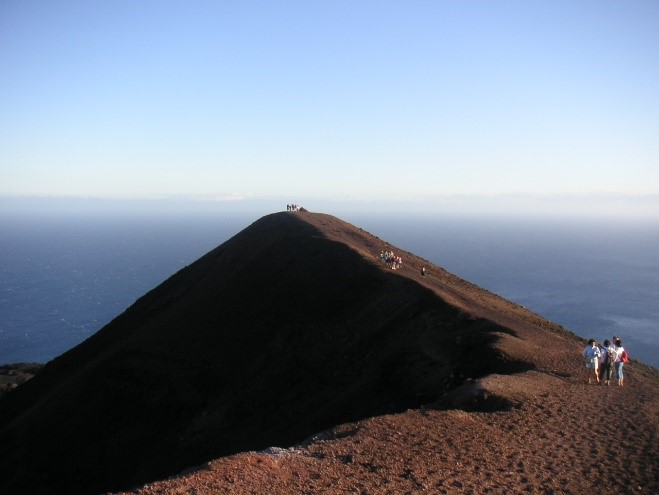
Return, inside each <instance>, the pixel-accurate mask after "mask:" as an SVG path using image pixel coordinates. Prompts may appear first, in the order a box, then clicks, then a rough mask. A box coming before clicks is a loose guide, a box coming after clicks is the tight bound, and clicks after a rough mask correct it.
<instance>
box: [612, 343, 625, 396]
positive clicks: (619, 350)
mask: <svg viewBox="0 0 659 495" xmlns="http://www.w3.org/2000/svg"><path fill="white" fill-rule="evenodd" d="M627 359H628V358H627V351H625V348H624V347H623V346H622V340H620V339H618V340H616V360H615V368H616V375H617V377H618V386H619V387H622V386H623V385H624V380H625V377H624V375H623V374H622V367H623V366H624V365H625V362H626V360H627Z"/></svg>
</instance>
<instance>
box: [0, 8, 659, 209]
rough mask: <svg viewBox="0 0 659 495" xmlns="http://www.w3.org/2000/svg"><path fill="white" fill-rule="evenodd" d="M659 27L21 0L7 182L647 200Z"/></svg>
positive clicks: (256, 194)
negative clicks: (639, 198)
mask: <svg viewBox="0 0 659 495" xmlns="http://www.w3.org/2000/svg"><path fill="white" fill-rule="evenodd" d="M658 25H659V2H657V1H656V0H648V1H635V0H628V1H624V2H622V1H607V0H597V1H573V0H572V1H556V0H554V1H547V2H543V1H491V0H490V1H451V2H449V1H406V2H402V1H401V2H388V1H340V0H333V1H324V2H320V1H318V2H315V1H297V2H289V1H264V2H254V1H241V2H223V1H194V2H191V1H150V0H141V1H117V0H113V1H91V2H90V1H79V2H78V1H34V0H4V1H3V2H1V3H0V67H2V77H0V195H2V196H72V197H76V196H82V197H100V198H130V199H148V198H163V197H167V198H169V197H176V198H202V199H203V198H206V199H221V200H222V199H226V200H240V199H244V200H248V199H258V198H291V200H294V199H295V198H314V197H315V198H321V199H322V200H356V201H370V200H373V201H408V200H414V201H425V202H430V203H432V202H440V203H441V202H442V201H444V202H445V201H447V198H448V199H449V200H450V199H451V198H456V197H457V198H469V197H478V198H481V199H483V198H485V199H487V198H500V197H501V196H502V195H503V196H504V197H506V198H511V197H514V198H535V199H534V201H536V202H537V201H538V199H537V198H547V197H552V198H555V197H559V198H564V197H566V198H570V201H574V198H585V201H586V202H588V201H591V200H592V198H599V199H597V201H603V202H604V203H606V201H607V199H606V198H609V199H610V198H613V199H612V201H616V202H618V203H619V202H620V201H621V198H623V200H624V201H635V198H638V197H641V198H642V201H641V203H642V205H643V206H642V207H641V209H647V208H648V202H649V203H650V204H651V205H655V206H656V205H659V202H658V201H657V200H656V198H657V197H659V29H657V26H658ZM602 198H605V199H602ZM648 198H651V200H648ZM652 198H654V199H653V200H652ZM597 201H595V202H594V203H593V204H599V203H597ZM522 202H523V200H522ZM485 203H487V201H485ZM519 204H520V203H519V202H518V203H517V205H518V206H519ZM566 204H570V203H569V202H568V203H566ZM649 208H653V206H649ZM658 209H659V208H658Z"/></svg>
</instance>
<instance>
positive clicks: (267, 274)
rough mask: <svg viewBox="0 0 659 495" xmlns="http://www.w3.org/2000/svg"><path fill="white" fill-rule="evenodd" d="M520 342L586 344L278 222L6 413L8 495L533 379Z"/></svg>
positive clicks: (335, 231)
mask: <svg viewBox="0 0 659 495" xmlns="http://www.w3.org/2000/svg"><path fill="white" fill-rule="evenodd" d="M385 249H393V250H394V251H395V252H396V254H399V255H402V257H403V267H402V269H400V270H396V271H393V270H391V269H390V268H388V267H387V266H386V265H385V264H384V263H382V262H381V261H380V259H379V257H378V256H379V254H380V252H381V251H382V250H385ZM422 266H425V267H426V270H427V276H426V277H423V278H422V277H420V276H419V273H420V269H421V267H422ZM522 328H524V329H527V330H528V329H532V330H534V331H536V330H537V331H538V332H541V335H542V336H544V337H543V338H544V339H545V340H551V339H568V340H575V338H574V336H572V335H571V334H568V333H567V332H565V331H562V329H561V328H560V327H558V326H556V325H554V324H552V323H551V322H548V321H546V320H543V319H541V318H539V317H538V316H536V315H533V314H531V313H529V312H528V311H526V310H524V309H523V308H521V307H519V306H516V305H514V304H512V303H509V302H507V301H504V300H502V299H500V298H498V297H497V296H495V295H493V294H491V293H489V292H487V291H484V290H482V289H479V288H477V287H475V286H473V285H471V284H469V283H467V282H465V281H463V280H460V279H459V278H457V277H454V276H452V275H450V274H448V273H446V272H445V271H443V270H442V269H440V268H438V267H435V266H433V265H431V264H430V263H428V262H427V261H425V260H421V259H419V258H417V257H415V256H413V255H411V254H410V253H405V252H401V250H399V249H397V248H395V247H392V246H390V245H389V244H387V243H385V242H384V241H381V240H380V239H378V238H377V237H374V236H372V235H370V234H368V233H366V232H364V231H362V230H361V229H358V228H355V227H354V226H352V225H349V224H347V223H345V222H342V221H341V220H338V219H336V218H334V217H331V216H328V215H322V214H314V213H308V212H296V213H279V214H273V215H269V216H266V217H264V218H262V219H260V220H258V221H257V222H255V223H254V224H252V225H251V226H249V227H248V228H246V229H245V230H243V231H242V232H240V233H239V234H237V235H236V236H235V237H233V238H232V239H230V240H228V241H227V242H225V243H224V244H222V245H221V246H219V247H218V248H216V249H215V250H213V251H211V252H210V253H208V254H207V255H205V256H204V257H202V258H200V259H199V260H198V261H196V262H195V263H194V264H192V265H190V266H188V267H186V268H185V269H183V270H181V271H180V272H178V273H177V274H175V275H174V276H172V277H171V278H170V279H168V280H167V281H166V282H164V283H163V284H161V285H160V286H159V287H157V288H156V289H154V290H152V291H151V292H149V293H148V294H146V295H145V296H143V297H142V298H141V299H139V300H138V301H137V302H136V303H135V304H134V305H133V306H132V307H130V308H129V309H128V310H127V311H126V312H125V313H123V314H122V315H120V316H119V317H117V318H116V319H115V320H113V321H112V322H111V323H110V324H108V325H107V326H105V327H104V328H103V329H101V330H100V331H99V332H98V333H97V334H95V335H94V336H93V337H91V338H90V339H88V340H87V341H85V342H83V343H82V344H80V345H79V346H77V347H76V348H74V349H72V350H71V351H69V352H67V353H66V354H64V355H62V356H60V357H59V358H57V359H55V360H54V361H52V362H51V363H49V364H48V365H47V366H46V367H45V368H44V369H43V371H42V372H41V373H39V374H38V375H37V376H36V377H34V378H33V379H32V380H30V381H29V382H27V383H25V384H24V385H23V386H21V387H20V388H19V389H17V390H16V391H14V392H12V393H11V394H7V395H6V396H4V397H2V398H1V399H0V425H1V426H0V445H2V449H1V452H0V466H2V467H1V468H0V469H1V470H2V472H0V492H1V493H12V494H22V493H66V494H92V493H100V492H103V491H108V490H119V489H125V488H128V487H130V486H135V485H136V484H138V483H142V482H146V481H149V480H154V479H157V478H162V477H166V476H168V475H171V474H174V473H176V472H178V471H180V470H181V469H183V468H185V467H187V466H191V465H195V464H199V463H201V462H203V461H205V460H208V459H210V458H214V457H219V456H223V455H227V454H232V453H236V452H240V451H246V450H258V449H262V448H265V447H268V446H271V445H280V446H286V445H292V444H293V443H295V442H299V441H301V440H303V439H304V438H305V437H307V436H309V435H311V434H313V433H315V432H318V431H321V430H323V429H326V428H328V427H330V426H332V425H336V424H340V423H345V422H348V421H354V420H358V419H361V418H366V417H371V416H375V415H379V414H385V413H392V412H399V411H403V410H405V409H408V408H412V407H418V406H420V405H422V404H427V403H433V402H434V403H437V404H440V403H441V402H442V399H443V397H444V396H446V394H447V392H448V391H449V390H452V389H454V388H455V387H457V386H458V385H460V384H462V383H463V382H464V381H465V379H467V378H477V377H480V376H484V375H486V374H490V373H495V372H496V373H500V374H505V373H511V372H517V371H523V370H528V369H532V368H534V367H535V365H534V364H533V361H532V359H531V357H530V356H529V355H528V352H529V351H528V346H519V345H517V344H516V342H517V340H519V339H517V337H516V335H517V332H518V330H519V329H522ZM516 339H517V340H516ZM541 340H542V339H541ZM539 342H540V341H539ZM541 343H542V342H541ZM561 359H565V358H564V357H563V358H561V357H557V358H556V359H555V360H553V361H552V362H553V365H560V360H561Z"/></svg>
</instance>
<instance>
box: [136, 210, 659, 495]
mask: <svg viewBox="0 0 659 495" xmlns="http://www.w3.org/2000/svg"><path fill="white" fill-rule="evenodd" d="M303 221H305V222H308V223H310V224H312V225H315V226H317V227H318V228H319V229H320V230H322V232H323V233H324V235H326V236H327V237H328V238H330V239H332V240H334V241H337V242H341V243H344V244H346V245H350V246H351V247H353V248H355V249H357V250H358V251H359V252H360V254H361V255H362V256H363V257H364V259H365V260H367V261H368V262H369V263H373V264H376V265H378V264H380V263H381V262H380V261H379V259H378V254H379V253H380V251H381V250H390V249H393V250H394V251H395V253H396V254H397V255H401V256H402V258H403V266H402V268H401V269H399V270H397V271H396V272H395V273H396V275H397V276H400V277H405V278H408V279H410V280H414V282H415V283H418V284H420V285H422V286H424V287H426V288H428V289H430V290H431V291H432V292H433V293H434V294H436V295H437V296H438V297H440V298H441V299H443V300H445V301H447V302H449V303H450V304H451V305H454V306H455V307H457V308H459V309H460V311H461V312H464V316H465V317H466V318H467V319H469V318H486V319H488V320H489V321H492V322H494V323H496V325H501V328H502V329H501V331H498V332H495V335H496V339H495V342H494V344H493V346H492V347H493V350H494V351H496V352H499V353H500V355H501V358H502V359H501V360H502V361H504V362H506V361H509V362H523V363H526V364H527V365H528V368H529V369H528V370H526V371H520V372H517V373H509V374H499V373H492V374H487V375H486V376H483V377H480V378H475V379H467V380H466V381H465V382H464V384H463V385H462V386H459V387H457V388H456V389H454V390H452V391H450V392H449V393H448V394H447V395H445V396H443V397H440V398H438V399H437V400H436V401H434V402H433V403H431V404H427V405H425V406H421V407H417V408H414V409H409V410H407V411H405V412H402V413H398V414H387V415H382V416H377V417H372V418H369V419H364V420H361V421H357V422H349V423H345V424H342V425H339V426H336V427H334V428H330V429H328V430H326V431H322V432H318V433H317V434H316V435H314V436H311V437H310V438H308V439H307V440H306V441H304V442H301V443H299V444H297V445H295V446H292V447H289V448H280V447H276V446H273V447H271V448H268V449H264V450H260V451H251V452H245V453H240V454H237V455H233V456H228V457H224V458H219V459H216V460H212V461H210V462H208V463H206V464H204V465H202V466H200V467H198V468H196V469H192V470H190V471H189V472H188V473H187V474H183V475H180V476H178V477H174V478H171V479H168V480H165V481H161V482H157V483H151V484H148V485H145V486H144V487H142V488H139V489H135V490H134V491H130V492H123V493H125V494H128V493H130V494H134V495H138V494H139V495H147V494H161V495H173V494H186V493H190V494H192V493H194V494H199V495H205V494H209V495H210V494H231V495H247V494H250V495H251V494H263V495H266V494H271V495H278V494H282V495H290V494H353V493H354V494H408V493H437V494H513V493H514V494H523V493H529V494H575V495H581V494H590V493H602V494H640V493H644V494H656V493H659V444H658V443H657V428H658V425H659V374H658V373H657V370H655V369H653V368H650V367H647V366H645V365H643V364H641V363H638V362H632V363H629V364H627V365H626V366H625V386H624V387H618V386H616V385H613V386H608V387H607V386H603V385H595V384H592V385H589V384H588V383H586V377H585V373H584V369H582V362H581V359H580V354H581V350H582V348H583V345H584V342H583V341H582V340H580V339H578V338H576V337H575V336H574V335H572V334H570V333H569V332H566V331H564V330H563V329H562V328H560V327H559V326H557V325H555V324H553V323H551V322H548V321H546V320H544V319H542V318H540V317H538V316H537V315H534V314H532V313H530V312H528V311H527V310H526V309H524V308H522V307H520V306H517V305H515V304H513V303H511V302H508V301H506V300H503V299H501V298H499V297H497V296H495V295H493V294H491V293H488V292H486V291H483V290H482V289H480V288H477V287H475V286H473V285H472V284H469V283H468V282H466V281H464V280H461V279H458V278H456V277H454V276H452V275H450V274H448V273H447V272H445V271H444V270H442V269H440V268H438V267H436V266H433V265H432V264H430V263H428V262H427V261H425V260H422V259H419V258H418V257H416V256H414V255H412V254H411V253H407V252H404V251H401V250H400V249H397V248H395V247H392V246H390V245H388V244H387V243H385V242H382V241H379V240H377V239H375V240H374V238H373V237H372V236H370V235H369V234H367V233H365V232H361V231H359V230H357V229H348V230H346V229H345V228H344V224H343V222H341V221H340V220H338V219H335V218H333V217H328V216H324V215H310V214H309V215H305V216H304V217H303ZM380 266H382V265H380ZM424 266H425V267H426V270H427V275H426V276H425V277H421V276H420V271H421V268H422V267H424ZM382 269H383V270H384V269H388V268H384V267H383V268H382ZM503 329H505V330H503ZM448 345H449V347H450V346H451V344H448ZM483 345H485V344H483ZM449 351H450V349H449ZM488 365H489V366H491V365H492V364H491V363H489V364H488Z"/></svg>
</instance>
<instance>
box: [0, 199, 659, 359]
mask: <svg viewBox="0 0 659 495" xmlns="http://www.w3.org/2000/svg"><path fill="white" fill-rule="evenodd" d="M337 216H340V217H341V218H343V219H345V220H347V221H349V222H351V223H353V224H354V225H356V226H358V227H361V228H363V229H364V230H366V231H368V232H370V233H372V234H374V235H377V236H378V237H380V238H381V239H384V240H386V241H388V242H390V243H392V244H394V245H396V246H398V247H400V248H401V249H404V250H406V251H409V252H412V253H415V254H417V255H418V256H421V257H422V258H425V259H427V260H429V261H430V262H432V263H434V264H436V265H439V266H441V267H443V268H445V269H446V270H448V271H450V272H452V273H454V274H456V275H458V276H460V277H462V278H464V279H466V280H469V281H471V282H473V283H475V284H477V285H479V286H481V287H483V288H485V289H488V290H490V291H492V292H495V293H497V294H499V295H501V296H503V297H505V298H507V299H510V300H512V301H515V302H516V303H519V304H522V305H524V306H526V307H527V308H529V309H530V310H532V311H534V312H535V313H538V314H540V315H542V316H544V317H546V318H548V319H550V320H553V321H555V322H557V323H559V324H561V325H563V326H564V327H566V328H567V329H569V330H571V331H573V332H574V333H576V334H578V335H580V336H582V337H584V338H591V337H592V338H594V339H596V340H598V341H603V340H604V339H606V338H608V339H610V338H611V337H612V336H613V335H617V336H620V337H621V338H622V340H623V345H624V346H625V347H626V348H627V350H628V352H630V354H631V356H632V357H633V358H638V359H640V360H641V361H643V362H645V363H647V364H650V365H652V366H654V367H656V368H659V228H658V227H659V225H657V224H656V223H654V224H652V223H647V222H646V223H643V222H640V221H639V222H630V221H622V220H618V221H607V222H604V221H599V222H598V221H593V220H585V219H582V220H565V219H562V220H550V219H545V220H537V219H536V220H532V219H528V218H525V219H516V220H512V219H504V218H500V219H497V218H479V217H476V216H472V217H465V218H460V219H457V218H451V217H448V216H439V215H435V216H433V215H417V216H414V215H395V214H394V215H390V214H379V215H378V214H363V213H361V214H360V213H356V212H355V213H349V212H348V213H347V214H337ZM257 218H258V217H250V216H249V215H246V214H231V213H224V214H217V215H211V214H208V213H205V214H202V215H198V216H194V215H191V216H185V215H182V216H175V217H167V216H165V215H161V216H158V215H145V216H127V215H120V216H116V217H115V216H112V215H104V216H101V217H95V216H94V215H77V216H70V217H69V216H49V217H45V216H38V215H28V216H21V217H13V216H2V217H0V364H9V363H16V362H42V363H44V362H47V361H49V360H51V359H53V358H55V357H56V356H58V355H60V354H62V353H63V352H65V351H67V350H68V349H70V348H71V347H73V346H75V345H77V344H78V343H80V342H81V341H83V340H84V339H86V338H87V337H89V336H90V335H92V334H93V333H95V332H96V331H97V330H99V329H100V328H102V327H103V326H104V325H105V324H107V323H108V322H110V321H111V320H112V319H113V318H114V317H116V316H118V315H119V314H121V313H122V312H123V311H124V310H125V309H126V308H128V307H129V306H130V305H131V304H132V303H133V302H135V300H136V299H137V298H139V297H140V296H142V295H143V294H145V293H146V292H148V291H149V290H151V289H152V288H154V287H155V286H157V285H158V284H159V283H161V282H163V281H164V280H165V279H167V278H168V277H169V276H170V275H172V274H174V273H175V272H177V271H178V270H180V269H182V268H183V267H185V266H186V265H188V264H190V263H191V262H193V261H194V260H196V259H197V258H199V257H200V256H202V255H203V254H205V253H206V252H208V251H209V250H211V249H213V248H214V247H216V246H218V245H219V244H221V243H223V242H224V241H225V240H227V239H229V238H230V237H231V236H233V235H234V234H236V233H237V232H239V231H240V230H242V229H243V228H245V227H247V226H248V225H249V224H250V223H251V222H253V221H254V220H256V219H257ZM403 262H404V260H403ZM580 351H581V349H580V348H576V349H575V359H579V353H580Z"/></svg>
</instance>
